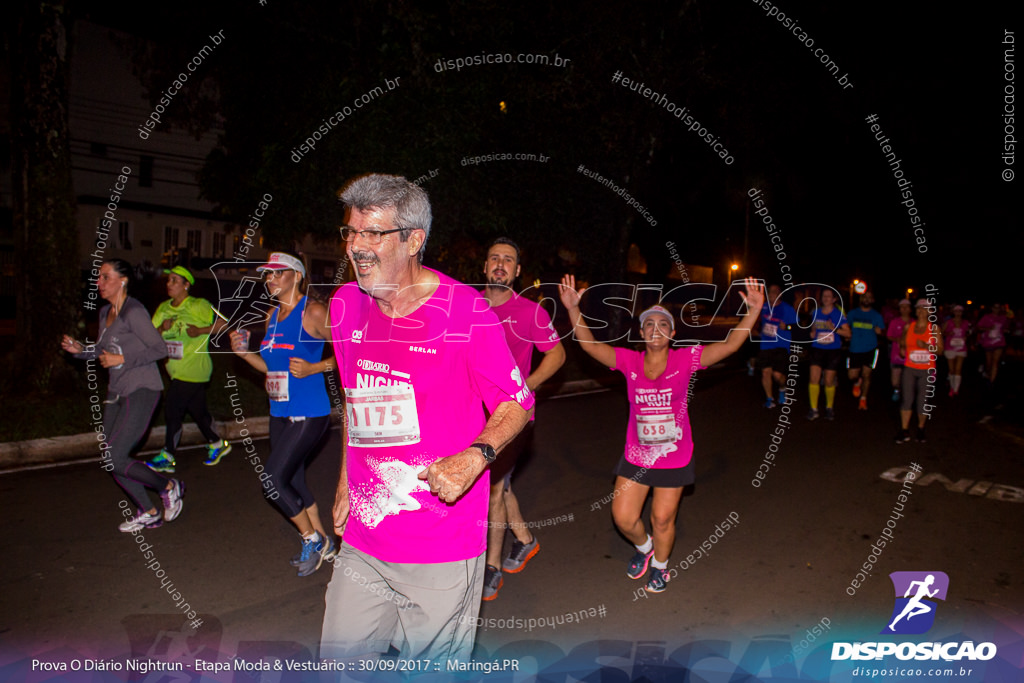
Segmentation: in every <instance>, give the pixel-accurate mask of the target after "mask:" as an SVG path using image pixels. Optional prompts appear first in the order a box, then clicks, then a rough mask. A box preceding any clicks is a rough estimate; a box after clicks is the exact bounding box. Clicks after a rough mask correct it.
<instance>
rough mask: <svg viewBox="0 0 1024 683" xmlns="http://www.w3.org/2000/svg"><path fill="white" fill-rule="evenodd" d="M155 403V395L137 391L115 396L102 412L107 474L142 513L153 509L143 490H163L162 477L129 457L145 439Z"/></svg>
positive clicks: (148, 390) (150, 390) (158, 397)
mask: <svg viewBox="0 0 1024 683" xmlns="http://www.w3.org/2000/svg"><path fill="white" fill-rule="evenodd" d="M108 400H110V399H108ZM159 400H160V392H159V391H156V390H154V389H137V390H136V391H133V392H132V393H130V394H128V395H127V396H118V397H117V398H116V399H115V400H113V402H112V403H108V404H107V405H106V409H105V410H104V411H103V432H104V434H105V435H106V437H107V445H108V446H109V447H110V462H111V463H112V464H113V465H114V469H113V470H112V471H111V473H110V474H111V476H113V477H114V481H116V482H117V483H118V485H119V486H120V487H121V488H122V489H124V492H125V493H127V494H128V497H129V498H131V499H132V501H134V502H135V505H136V507H138V508H139V509H140V510H143V511H145V510H151V509H152V508H154V507H155V506H154V505H153V501H152V499H151V498H150V497H149V492H148V491H146V487H147V486H148V487H149V488H151V489H153V490H154V491H163V490H164V489H165V488H167V481H168V479H167V478H166V477H163V476H161V475H159V474H157V473H156V472H154V471H153V470H151V469H149V467H147V466H146V465H145V463H143V462H141V461H139V460H136V459H135V458H133V457H132V455H131V453H132V451H133V450H134V449H135V447H136V446H137V445H138V444H139V442H140V441H141V440H142V437H143V436H144V435H145V433H146V429H147V428H148V427H149V421H150V420H152V419H153V413H154V412H155V411H156V404H157V401H159Z"/></svg>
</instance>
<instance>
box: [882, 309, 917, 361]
mask: <svg viewBox="0 0 1024 683" xmlns="http://www.w3.org/2000/svg"><path fill="white" fill-rule="evenodd" d="M910 322H913V319H910V320H904V319H903V318H893V321H892V322H891V323H889V329H888V330H886V333H885V336H886V337H888V339H889V341H890V342H892V348H891V349H890V350H889V362H890V363H893V364H896V365H903V364H904V363H905V362H906V358H904V357H903V355H902V354H901V353H900V337H902V336H903V328H905V327H906V326H907V323H910Z"/></svg>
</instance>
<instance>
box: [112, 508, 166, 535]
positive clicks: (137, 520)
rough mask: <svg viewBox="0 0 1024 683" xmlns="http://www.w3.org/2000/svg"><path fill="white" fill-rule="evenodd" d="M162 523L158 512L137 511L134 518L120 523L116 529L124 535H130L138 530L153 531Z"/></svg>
mask: <svg viewBox="0 0 1024 683" xmlns="http://www.w3.org/2000/svg"><path fill="white" fill-rule="evenodd" d="M163 523H164V520H163V518H162V517H161V516H160V513H159V512H143V511H142V510H139V511H138V512H137V514H136V515H135V516H134V517H132V518H131V519H129V520H126V521H124V522H122V523H121V525H120V526H118V527H117V528H118V529H120V530H121V531H123V532H125V533H126V534H130V533H132V532H133V531H138V530H139V529H155V528H156V527H158V526H161V525H162V524H163Z"/></svg>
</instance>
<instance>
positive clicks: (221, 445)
mask: <svg viewBox="0 0 1024 683" xmlns="http://www.w3.org/2000/svg"><path fill="white" fill-rule="evenodd" d="M230 452H231V444H229V443H228V442H227V439H221V440H220V441H217V442H216V443H211V444H210V445H209V446H207V447H206V460H204V461H203V464H204V465H210V466H211V467H212V466H213V465H216V464H217V463H219V462H220V459H221V458H223V457H224V456H225V455H227V454H228V453H230Z"/></svg>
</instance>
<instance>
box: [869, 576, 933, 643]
mask: <svg viewBox="0 0 1024 683" xmlns="http://www.w3.org/2000/svg"><path fill="white" fill-rule="evenodd" d="M889 579H890V580H891V581H892V587H893V589H894V590H895V591H896V604H895V606H894V607H893V610H892V616H891V617H890V618H889V625H888V626H886V627H885V628H884V629H882V631H881V633H883V634H888V633H899V634H902V635H913V634H919V633H927V632H928V631H929V630H930V629H931V627H932V624H934V623H935V608H936V607H938V603H936V602H935V600H945V599H946V591H948V590H949V577H948V576H946V573H945V572H893V573H892V574H889Z"/></svg>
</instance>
